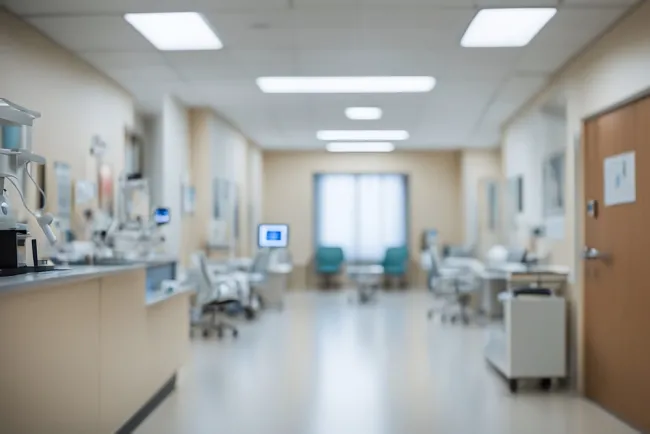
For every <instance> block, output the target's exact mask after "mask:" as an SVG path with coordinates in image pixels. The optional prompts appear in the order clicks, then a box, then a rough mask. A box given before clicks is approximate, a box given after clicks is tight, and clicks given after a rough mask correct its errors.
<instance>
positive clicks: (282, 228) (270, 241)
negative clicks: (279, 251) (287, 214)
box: [257, 224, 289, 248]
mask: <svg viewBox="0 0 650 434" xmlns="http://www.w3.org/2000/svg"><path fill="white" fill-rule="evenodd" d="M257 245H258V246H259V247H260V248H283V247H287V246H288V245H289V226H288V225H275V224H261V225H259V227H258V229H257Z"/></svg>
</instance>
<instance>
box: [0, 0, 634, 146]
mask: <svg viewBox="0 0 650 434" xmlns="http://www.w3.org/2000/svg"><path fill="white" fill-rule="evenodd" d="M5 3H6V4H7V6H8V7H9V8H10V9H12V10H13V11H14V12H15V13H17V14H19V15H21V16H22V17H24V19H26V20H27V21H29V22H30V23H31V24H33V25H34V26H36V27H37V28H39V29H40V30H41V31H42V32H44V33H45V34H47V35H49V36H50V37H51V38H52V39H54V40H55V41H57V42H58V43H60V44H61V45H63V46H64V47H66V48H68V49H70V50H72V51H74V52H76V53H77V54H78V55H79V56H81V57H82V58H84V59H86V60H87V61H88V62H90V63H91V64H92V65H94V66H95V67H97V68H98V69H99V70H101V71H103V72H104V73H106V74H107V75H109V76H110V77H112V78H113V79H115V80H116V81H117V82H119V83H120V84H121V85H123V86H124V87H125V88H126V89H128V90H129V91H130V92H131V93H133V95H134V96H135V98H136V100H137V101H138V105H139V107H140V108H141V109H142V110H144V111H157V110H159V107H160V102H161V100H162V97H163V95H165V94H167V93H172V94H174V95H176V96H177V97H179V98H180V99H181V100H182V101H184V102H185V103H186V104H188V105H191V106H211V107H213V108H214V109H215V110H217V111H218V112H219V113H221V114H222V115H223V116H224V117H226V118H227V119H229V120H230V121H231V122H233V123H234V124H235V125H237V126H238V127H239V128H240V129H241V130H242V131H243V132H244V133H245V134H246V135H247V136H249V137H250V138H251V139H253V140H254V141H256V142H257V143H259V144H260V145H261V146H263V147H265V148H270V149H310V148H321V147H322V146H323V144H322V143H320V142H318V141H317V140H316V131H317V130H320V129H405V130H408V131H409V132H410V133H411V138H410V139H409V140H408V141H406V142H404V143H400V144H399V146H400V147H403V148H417V149H438V148H457V147H489V146H494V145H496V144H497V143H498V140H499V129H500V126H501V124H502V122H503V121H504V120H505V119H507V118H508V117H509V116H510V115H512V114H513V113H514V111H515V110H517V108H519V107H520V106H521V105H522V104H523V103H524V102H525V101H526V100H528V99H529V98H530V97H531V96H532V95H534V94H535V93H536V92H537V91H539V90H540V89H541V88H542V87H543V86H544V84H545V82H546V81H547V80H548V78H549V76H550V75H551V74H552V73H553V72H554V71H555V70H557V69H558V68H559V67H561V66H562V65H563V64H564V63H565V62H566V61H567V60H569V59H570V58H571V57H572V56H574V55H575V54H576V53H578V52H579V51H580V50H581V49H582V48H583V47H584V46H585V45H586V44H588V43H589V42H590V41H591V40H593V39H594V38H596V37H597V36H598V35H600V34H601V33H602V32H603V31H604V30H606V29H607V28H608V27H609V26H610V25H611V24H612V23H613V22H615V21H616V20H617V19H618V18H619V17H621V15H622V14H623V13H624V12H625V11H626V10H627V9H628V8H629V7H630V6H631V5H632V4H634V3H636V1H635V0H564V1H561V2H560V3H561V4H560V6H559V12H558V14H557V15H556V16H555V17H554V18H553V19H552V20H551V22H550V23H549V24H548V25H547V26H546V27H545V28H544V29H543V30H542V32H541V33H540V34H539V35H538V36H537V37H536V38H535V39H534V40H533V41H532V43H531V44H530V45H528V46H527V47H524V48H487V49H486V48H473V49H472V48H462V47H461V46H460V39H461V37H462V35H463V33H464V31H465V29H466V28H467V26H468V24H469V23H470V21H471V20H472V18H473V16H474V15H475V13H476V10H477V7H483V6H486V7H496V6H508V7H511V6H523V7H526V6H549V5H551V6H557V4H558V2H557V1H553V0H5ZM188 10H191V11H198V12H202V13H203V14H204V15H205V16H206V17H207V19H208V20H209V21H210V23H211V24H212V26H213V27H214V28H215V29H216V31H217V33H218V35H219V37H220V38H221V40H222V41H223V43H224V45H225V48H224V49H223V50H220V51H206V52H166V53H161V52H158V51H156V50H155V49H154V48H153V46H152V45H151V44H149V43H148V42H147V41H146V40H145V39H144V38H143V37H142V36H140V35H139V34H138V33H137V32H136V31H135V30H133V29H132V28H131V27H130V26H129V25H128V24H127V23H126V22H125V21H124V20H123V18H122V14H124V13H126V12H163V11H165V12H172V11H173V12H178V11H188ZM267 75H281V76H292V75H308V76H309V75H316V76H323V75H326V76H327V75H345V76H356V75H432V76H434V77H436V79H437V86H436V88H435V89H434V90H433V91H432V92H431V93H428V94H397V95H265V94H263V93H262V92H261V91H260V90H259V89H258V88H257V86H256V85H255V79H256V78H257V77H259V76H267ZM359 105H362V106H379V107H381V108H382V109H383V110H384V117H383V119H381V120H379V121H351V120H348V119H346V118H345V115H344V110H345V108H346V107H349V106H359Z"/></svg>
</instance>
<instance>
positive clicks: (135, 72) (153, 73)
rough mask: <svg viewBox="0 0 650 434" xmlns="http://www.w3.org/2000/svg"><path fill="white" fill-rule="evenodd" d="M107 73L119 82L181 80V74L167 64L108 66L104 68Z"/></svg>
mask: <svg viewBox="0 0 650 434" xmlns="http://www.w3.org/2000/svg"><path fill="white" fill-rule="evenodd" d="M104 71H105V72H106V74H107V75H108V76H110V77H112V78H113V79H115V80H116V81H117V82H118V83H119V82H123V81H125V82H129V81H137V80H141V81H142V82H143V83H147V82H148V81H152V82H157V81H174V80H180V77H179V75H178V74H177V73H176V71H174V70H173V69H172V68H170V67H169V66H166V65H151V66H139V67H137V68H118V69H112V68H108V69H105V70H104Z"/></svg>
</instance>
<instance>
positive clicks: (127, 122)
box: [0, 8, 134, 235]
mask: <svg viewBox="0 0 650 434" xmlns="http://www.w3.org/2000/svg"><path fill="white" fill-rule="evenodd" d="M0 66H1V69H0V76H1V79H0V97H3V98H7V99H9V100H12V101H14V102H16V103H18V104H20V105H23V106H25V107H27V108H30V109H33V110H36V111H39V112H41V114H42V118H41V119H38V120H37V121H36V123H35V126H34V129H33V141H32V146H33V150H34V151H35V152H37V153H39V154H42V155H43V156H45V157H46V158H47V160H48V165H47V168H48V170H47V187H48V207H49V208H50V210H51V211H53V212H56V209H55V208H56V191H55V188H54V176H53V165H54V162H55V161H61V162H66V163H68V164H70V167H71V170H72V176H73V179H74V180H79V179H87V180H92V181H95V180H96V178H97V169H96V164H95V161H94V159H93V158H92V157H91V156H90V153H89V148H90V144H91V139H92V137H93V136H95V135H98V136H100V137H101V138H102V139H103V140H104V141H105V142H106V143H107V144H108V153H107V155H106V157H105V160H106V161H107V162H108V163H110V164H111V165H112V166H113V173H114V175H115V176H116V177H117V175H118V174H119V172H120V171H121V170H122V168H123V165H124V144H125V128H126V127H132V125H133V122H134V108H133V101H132V99H131V96H130V95H129V94H128V93H127V92H126V91H124V90H123V89H122V88H120V87H119V86H118V85H116V84H115V83H114V82H113V81H111V80H109V79H108V78H105V77H104V76H103V75H102V74H100V73H99V72H98V71H96V70H95V69H93V68H92V67H91V66H89V65H88V64H86V63H84V62H83V61H81V60H79V59H78V58H76V57H75V56H74V55H73V54H71V53H69V52H67V51H65V50H64V49H63V48H61V47H59V46H58V45H56V44H55V43H53V42H52V41H50V40H49V39H47V38H46V37H44V36H43V35H41V34H40V33H39V32H38V31H36V30H35V29H34V28H33V27H31V26H29V25H28V24H26V23H24V22H23V21H21V20H19V19H18V18H16V17H15V16H13V15H12V14H10V13H8V12H6V11H5V10H4V9H2V8H0ZM29 192H30V193H29V195H30V197H31V198H32V201H33V204H35V203H36V202H35V194H34V192H33V189H31V187H30V190H29ZM39 232H40V230H38V229H36V230H34V231H33V233H34V234H35V235H38V233H39Z"/></svg>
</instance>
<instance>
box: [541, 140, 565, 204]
mask: <svg viewBox="0 0 650 434" xmlns="http://www.w3.org/2000/svg"><path fill="white" fill-rule="evenodd" d="M564 164H565V153H564V152H559V153H556V154H553V155H551V156H550V157H548V158H547V159H546V160H545V162H544V168H543V181H544V182H543V188H544V192H543V194H544V196H543V199H544V216H547V217H548V216H557V215H561V214H564V205H565V203H564V202H565V200H564V184H565V167H564Z"/></svg>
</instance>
